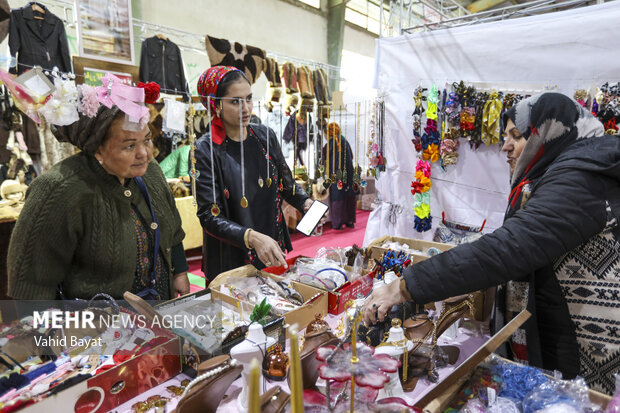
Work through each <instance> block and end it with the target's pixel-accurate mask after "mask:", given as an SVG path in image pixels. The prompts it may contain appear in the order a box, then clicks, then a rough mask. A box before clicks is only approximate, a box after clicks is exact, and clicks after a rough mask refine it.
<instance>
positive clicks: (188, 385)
mask: <svg viewBox="0 0 620 413" xmlns="http://www.w3.org/2000/svg"><path fill="white" fill-rule="evenodd" d="M237 365H238V362H237V360H235V359H231V360H229V361H228V362H226V364H224V365H223V366H220V367H216V368H214V369H212V370H209V371H207V372H206V373H203V374H201V375H199V376H196V378H195V379H194V380H192V381H191V382H187V383H186V384H185V388H184V389H183V392H182V393H181V397H185V396H186V395H187V394H188V393H189V391H190V390H191V389H192V387H194V386H196V385H197V384H198V383H200V382H201V381H203V380H208V379H210V378H212V377H215V376H217V375H219V374H220V373H223V372H225V371H226V370H228V369H230V368H232V367H235V366H237ZM181 386H183V382H181ZM174 393H175V394H176V393H177V392H176V391H175V392H174Z"/></svg>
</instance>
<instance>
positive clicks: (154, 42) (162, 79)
mask: <svg viewBox="0 0 620 413" xmlns="http://www.w3.org/2000/svg"><path fill="white" fill-rule="evenodd" d="M140 81H141V82H145V83H146V82H155V83H157V84H158V85H159V86H161V88H162V92H164V93H174V94H178V95H185V96H189V87H188V85H187V80H185V69H184V68H183V59H182V57H181V50H180V49H179V46H177V45H176V44H175V43H174V42H172V41H171V40H170V39H161V38H159V37H157V36H153V37H150V38H148V39H146V40H144V42H143V43H142V52H141V54H140ZM163 89H165V90H163Z"/></svg>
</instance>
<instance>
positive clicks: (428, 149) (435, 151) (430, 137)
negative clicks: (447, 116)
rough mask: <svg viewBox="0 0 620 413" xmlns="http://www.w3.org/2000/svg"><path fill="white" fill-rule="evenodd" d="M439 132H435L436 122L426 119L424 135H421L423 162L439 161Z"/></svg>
mask: <svg viewBox="0 0 620 413" xmlns="http://www.w3.org/2000/svg"><path fill="white" fill-rule="evenodd" d="M440 144H441V140H440V138H439V131H438V130H437V121H435V120H433V119H430V118H429V119H427V121H426V127H425V128H424V135H422V151H423V152H422V159H424V160H425V161H431V162H437V161H438V160H439V145H440Z"/></svg>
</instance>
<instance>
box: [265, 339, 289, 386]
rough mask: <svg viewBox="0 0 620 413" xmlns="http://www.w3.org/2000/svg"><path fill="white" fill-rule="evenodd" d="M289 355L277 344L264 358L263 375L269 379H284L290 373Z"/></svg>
mask: <svg viewBox="0 0 620 413" xmlns="http://www.w3.org/2000/svg"><path fill="white" fill-rule="evenodd" d="M288 366H289V357H288V355H287V354H286V353H283V352H282V346H280V345H279V344H276V345H275V346H274V348H273V350H271V351H270V352H269V353H268V354H267V356H266V357H265V359H264V360H263V376H265V377H267V378H268V379H269V380H274V381H282V380H284V379H286V375H287V374H288Z"/></svg>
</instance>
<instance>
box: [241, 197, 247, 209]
mask: <svg viewBox="0 0 620 413" xmlns="http://www.w3.org/2000/svg"><path fill="white" fill-rule="evenodd" d="M239 203H240V204H241V208H247V207H248V200H247V198H246V197H243V198H241V202H239Z"/></svg>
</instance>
